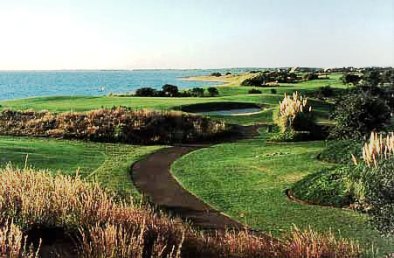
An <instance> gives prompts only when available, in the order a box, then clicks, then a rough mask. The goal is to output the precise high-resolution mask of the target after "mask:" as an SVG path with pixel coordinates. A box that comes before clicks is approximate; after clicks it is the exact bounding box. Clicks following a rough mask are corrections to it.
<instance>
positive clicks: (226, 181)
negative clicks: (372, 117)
mask: <svg viewBox="0 0 394 258" xmlns="http://www.w3.org/2000/svg"><path fill="white" fill-rule="evenodd" d="M323 148H324V143H323V142H305V143H282V144H274V143H267V142H266V140H265V139H254V140H246V141H241V142H237V143H229V144H221V145H216V146H214V147H211V148H208V149H203V150H199V151H196V152H193V153H191V154H189V155H186V156H184V157H183V158H181V159H180V160H178V161H177V162H176V163H175V164H174V165H173V167H172V171H173V173H174V175H175V176H176V177H177V179H178V180H179V181H180V182H181V183H182V184H183V185H184V186H185V187H186V189H189V190H190V191H191V192H193V193H194V194H196V195H197V196H198V197H200V198H202V199H203V200H204V201H206V202H208V203H209V204H211V205H213V206H214V207H216V208H217V209H219V210H221V211H223V212H225V213H227V214H229V215H230V216H231V217H233V218H235V219H237V220H239V221H242V222H245V223H247V224H249V225H250V226H252V227H255V228H259V229H263V230H265V231H270V232H272V233H273V234H274V235H275V236H279V235H281V234H282V233H285V232H288V231H289V229H290V228H291V227H292V225H294V224H295V225H297V226H298V227H300V228H307V227H309V226H311V227H312V228H313V229H314V230H317V231H326V230H328V229H332V231H333V232H334V233H338V231H340V232H341V234H342V235H343V236H344V237H347V238H350V239H357V240H359V241H360V242H361V243H362V244H363V245H372V244H373V245H374V246H375V247H378V248H379V249H380V250H381V252H382V253H384V252H393V251H394V240H393V239H390V238H387V239H386V238H382V237H380V235H379V233H378V232H377V231H375V230H373V229H372V227H370V226H369V225H368V224H367V217H366V216H364V215H362V214H358V213H355V212H352V211H345V210H340V209H333V208H328V207H319V206H308V205H301V204H297V203H294V202H291V201H289V200H288V199H287V198H286V196H285V194H284V190H285V189H287V188H290V187H291V186H292V184H294V183H295V182H297V181H299V180H301V179H302V178H304V177H305V176H307V175H309V174H311V173H313V172H315V171H319V170H321V169H322V168H329V167H331V166H332V165H330V164H327V163H323V162H320V161H318V160H317V159H316V156H317V154H318V153H319V152H320V151H321V150H322V149H323Z"/></svg>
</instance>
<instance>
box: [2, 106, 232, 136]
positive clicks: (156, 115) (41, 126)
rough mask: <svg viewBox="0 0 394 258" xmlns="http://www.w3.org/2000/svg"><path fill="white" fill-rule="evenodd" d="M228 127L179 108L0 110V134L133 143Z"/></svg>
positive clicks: (218, 132)
mask: <svg viewBox="0 0 394 258" xmlns="http://www.w3.org/2000/svg"><path fill="white" fill-rule="evenodd" d="M226 130H227V128H226V125H225V124H224V123H223V122H221V121H212V120H210V119H209V118H206V117H202V116H198V115H192V114H186V113H183V112H178V111H150V110H130V109H127V108H123V107H118V108H113V109H99V110H94V111H90V112H87V113H75V112H70V113H60V114H56V113H50V112H47V111H42V112H35V111H13V110H4V111H2V112H0V134H3V135H25V136H42V137H55V138H68V139H85V140H92V141H102V142H123V143H134V144H152V143H173V142H192V141H197V140H201V139H208V138H211V137H217V136H219V135H221V134H223V133H225V132H226Z"/></svg>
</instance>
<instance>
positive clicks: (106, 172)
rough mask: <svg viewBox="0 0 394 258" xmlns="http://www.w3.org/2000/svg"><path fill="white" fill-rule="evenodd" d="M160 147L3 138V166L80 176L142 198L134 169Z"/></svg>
mask: <svg viewBox="0 0 394 258" xmlns="http://www.w3.org/2000/svg"><path fill="white" fill-rule="evenodd" d="M160 148H162V147H161V146H134V145H122V144H103V143H91V142H79V141H66V140H52V139H37V138H26V137H17V138H16V137H5V136H1V137H0V157H1V158H0V159H1V161H0V165H1V166H5V165H6V164H8V163H11V164H12V165H14V166H18V167H23V166H25V164H27V166H31V167H34V168H37V169H48V170H50V171H52V172H54V173H55V172H59V173H62V174H68V175H75V174H76V173H78V174H79V175H80V176H81V177H82V178H88V179H89V180H96V181H98V182H99V183H100V184H102V185H103V186H105V187H108V188H110V189H111V190H115V191H117V192H119V193H121V194H132V195H134V196H138V193H137V191H136V190H135V188H134V186H133V184H132V182H131V179H130V175H129V171H130V166H131V165H132V164H133V163H134V162H135V161H137V160H139V159H141V158H143V157H144V156H145V155H147V154H149V153H152V152H154V151H156V150H158V149H160ZM77 171H78V172H77Z"/></svg>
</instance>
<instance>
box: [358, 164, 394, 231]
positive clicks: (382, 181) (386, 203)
mask: <svg viewBox="0 0 394 258" xmlns="http://www.w3.org/2000/svg"><path fill="white" fill-rule="evenodd" d="M361 178H362V183H363V185H364V187H365V201H366V202H367V203H368V204H370V205H371V209H370V210H369V213H370V214H371V215H372V222H373V224H374V225H375V226H376V227H377V228H378V229H379V230H380V231H381V232H383V233H387V234H394V158H391V159H387V160H381V161H380V162H379V164H378V165H377V166H373V167H365V168H364V170H363V174H362V177H361Z"/></svg>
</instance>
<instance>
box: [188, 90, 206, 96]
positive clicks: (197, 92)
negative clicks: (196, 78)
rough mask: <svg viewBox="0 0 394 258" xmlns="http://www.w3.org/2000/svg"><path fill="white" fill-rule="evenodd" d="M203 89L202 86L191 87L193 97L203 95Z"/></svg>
mask: <svg viewBox="0 0 394 258" xmlns="http://www.w3.org/2000/svg"><path fill="white" fill-rule="evenodd" d="M204 92H205V89H204V88H193V89H192V90H191V93H192V95H193V96H194V97H203V96H204Z"/></svg>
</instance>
